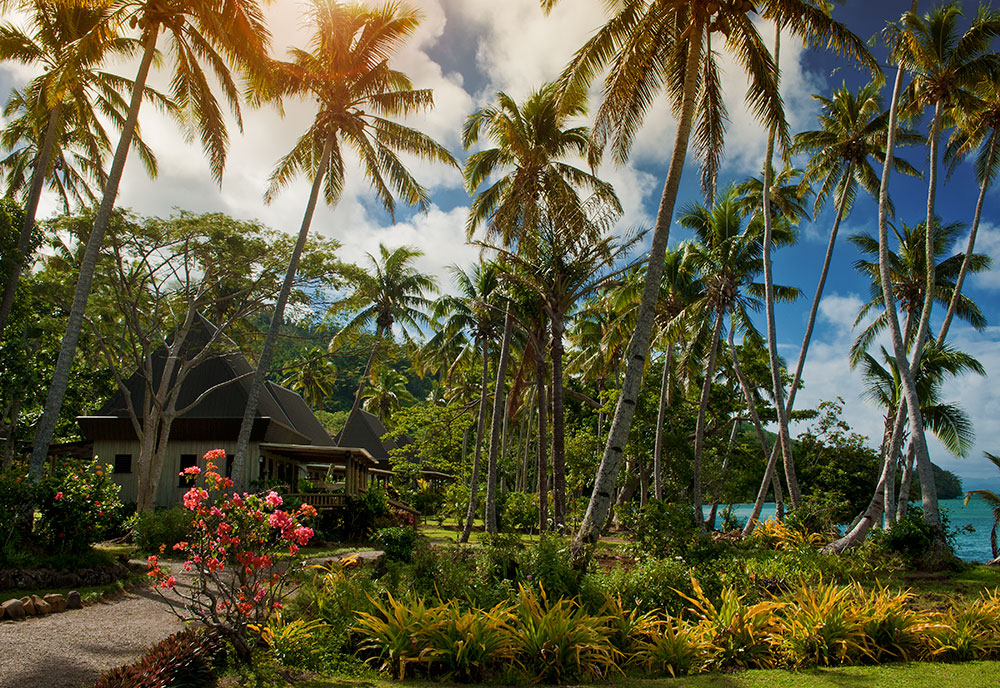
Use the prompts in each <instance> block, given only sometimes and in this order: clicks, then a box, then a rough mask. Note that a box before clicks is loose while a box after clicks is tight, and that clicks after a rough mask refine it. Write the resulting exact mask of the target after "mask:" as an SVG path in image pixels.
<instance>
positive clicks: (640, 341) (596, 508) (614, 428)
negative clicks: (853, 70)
mask: <svg viewBox="0 0 1000 688" xmlns="http://www.w3.org/2000/svg"><path fill="white" fill-rule="evenodd" d="M703 33H704V27H703V26H702V24H701V23H700V22H698V21H696V22H695V23H694V25H693V26H692V27H691V32H690V34H689V39H688V54H687V61H686V64H685V70H686V71H685V72H684V89H683V100H682V104H681V112H680V119H679V120H678V122H677V132H676V134H675V137H674V149H673V153H672V154H671V158H670V167H669V169H668V171H667V178H666V181H665V183H664V185H663V193H662V195H661V197H660V206H659V208H658V209H657V213H656V222H655V224H654V226H653V239H652V244H651V246H650V249H649V264H648V267H647V269H646V280H645V283H644V284H643V289H642V299H641V301H640V304H639V313H638V317H637V320H636V327H635V332H634V334H633V335H632V341H631V342H630V344H629V349H628V351H629V353H628V362H627V364H626V367H625V379H624V381H623V383H622V390H621V396H620V397H619V399H618V404H617V406H616V407H615V415H614V419H613V420H612V422H611V430H610V432H609V433H608V440H607V443H606V444H605V448H604V456H603V457H602V458H601V464H600V467H599V468H598V470H597V475H596V478H595V480H594V490H593V493H592V494H591V497H590V503H589V504H588V505H587V513H586V515H585V516H584V518H583V523H581V524H580V530H579V531H578V532H577V535H576V538H575V539H574V541H573V547H572V552H573V557H574V559H576V560H577V562H582V561H583V560H584V559H585V557H584V556H583V555H584V551H583V550H584V546H585V545H593V544H594V543H596V542H597V539H598V538H599V537H600V533H601V529H602V528H603V527H604V524H605V522H606V521H607V517H608V511H609V510H610V508H611V501H612V498H613V495H614V487H615V481H616V480H617V479H618V472H619V470H620V469H621V462H622V455H623V454H624V451H625V444H626V443H627V442H628V435H629V431H630V430H631V428H632V418H633V416H634V415H635V407H636V402H637V399H638V397H639V388H640V386H641V385H642V374H643V371H644V369H645V365H646V356H647V355H648V353H649V342H650V337H651V335H652V332H653V321H654V319H655V309H656V302H657V300H658V298H659V293H660V281H661V280H662V278H663V267H664V264H663V259H664V256H665V255H666V250H667V243H668V240H669V239H670V223H671V222H672V221H673V214H674V205H675V203H676V201H677V190H678V188H679V187H680V181H681V174H682V173H683V171H684V159H685V158H686V157H687V150H688V142H689V140H690V137H691V129H692V124H693V122H694V108H695V96H696V91H697V85H698V64H699V61H700V59H701V54H702V40H703ZM699 520H701V519H700V518H699Z"/></svg>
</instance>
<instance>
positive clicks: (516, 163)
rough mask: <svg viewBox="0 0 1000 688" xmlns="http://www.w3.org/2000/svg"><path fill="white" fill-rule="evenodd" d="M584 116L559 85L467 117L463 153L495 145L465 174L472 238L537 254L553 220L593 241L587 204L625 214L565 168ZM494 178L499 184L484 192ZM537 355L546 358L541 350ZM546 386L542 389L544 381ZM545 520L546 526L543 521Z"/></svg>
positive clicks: (503, 356) (582, 146) (583, 140)
mask: <svg viewBox="0 0 1000 688" xmlns="http://www.w3.org/2000/svg"><path fill="white" fill-rule="evenodd" d="M584 114H586V94H585V92H584V91H582V90H580V91H573V92H570V93H566V94H563V93H560V92H559V91H558V90H557V89H556V87H555V86H554V85H553V84H546V85H544V86H542V87H541V88H540V89H538V90H537V91H535V92H533V93H532V94H531V95H530V96H529V97H528V99H527V100H526V101H525V102H524V103H523V104H520V105H519V104H518V103H517V102H516V101H515V100H514V99H513V98H511V97H510V96H509V95H507V94H506V93H503V92H500V93H497V105H494V106H489V107H486V108H483V109H481V110H478V111H477V112H475V113H473V114H472V115H470V116H469V118H468V119H467V120H466V122H465V127H464V129H463V132H462V143H463V144H464V145H465V147H466V148H470V147H472V146H474V145H475V144H477V143H478V142H479V139H480V136H483V135H485V137H486V138H488V139H489V141H490V143H491V144H493V147H491V148H486V149H483V150H480V151H476V152H474V153H472V154H471V155H470V156H469V157H468V159H467V160H466V164H465V168H464V176H465V186H466V190H467V191H468V192H469V193H470V194H475V195H474V196H473V200H472V207H471V209H470V213H469V219H468V221H467V223H466V232H467V234H468V236H469V238H470V239H471V238H472V236H473V234H474V233H475V231H476V229H477V228H478V227H479V226H481V225H484V224H485V226H486V238H487V239H488V240H493V241H496V240H499V243H500V247H501V248H504V249H508V248H511V247H514V246H517V247H518V251H520V252H523V253H525V254H528V253H531V252H532V251H533V250H534V249H535V247H536V244H537V237H538V232H539V228H540V227H541V226H542V225H544V224H546V223H551V222H552V221H553V218H559V221H560V222H562V223H564V224H565V225H567V226H570V225H572V226H575V227H577V228H581V229H583V230H584V231H587V232H590V233H591V235H593V232H592V231H591V228H592V227H593V225H592V224H591V223H589V222H588V217H587V215H588V208H587V205H588V204H597V205H600V206H603V207H604V208H607V209H609V210H610V212H611V213H620V212H621V205H620V203H619V201H618V197H617V196H616V195H615V192H614V189H613V188H612V186H611V185H610V184H608V183H607V182H605V181H603V180H601V179H599V178H598V177H596V176H595V175H594V174H592V173H590V172H587V171H585V170H582V169H580V168H578V167H575V166H573V165H571V164H569V163H567V162H566V161H565V158H567V157H570V156H572V155H574V154H576V155H583V154H584V153H585V152H586V149H587V144H588V141H589V137H590V130H589V129H588V128H587V127H583V126H575V127H574V126H569V122H570V120H572V119H573V118H575V117H580V116H582V115H584ZM494 177H499V178H497V179H496V180H495V181H494V182H493V183H492V184H489V185H488V186H486V187H485V188H483V189H482V190H481V191H480V190H479V189H480V187H482V186H483V185H484V184H486V183H487V182H488V181H489V180H490V179H493V178H494ZM589 238H593V236H591V237H589ZM513 327H514V316H513V315H510V317H507V318H505V324H504V338H503V342H502V343H501V348H500V363H501V365H500V366H499V367H498V370H497V383H496V389H495V393H494V399H493V422H492V430H491V435H490V454H489V459H488V466H489V470H488V475H487V489H486V502H487V513H486V522H487V528H488V529H493V527H494V526H495V520H496V519H495V513H494V512H493V505H495V502H496V462H497V455H498V451H499V445H500V435H499V432H500V422H499V421H500V418H501V415H502V412H503V409H502V401H503V395H502V393H501V392H502V388H503V381H504V380H505V379H506V374H507V371H506V363H507V361H508V358H509V349H510V337H511V336H512V334H513ZM529 331H530V328H529ZM535 352H536V353H541V349H540V348H539V349H536V350H535ZM541 384H542V386H543V387H544V382H542V383H541ZM542 397H544V395H541V396H540V397H539V402H540V403H541V399H542ZM539 410H540V411H542V413H540V415H539V424H540V426H539V427H540V428H541V427H542V426H544V422H545V414H544V412H543V411H544V409H542V407H541V406H540V407H539ZM543 434H544V432H541V433H540V435H543ZM539 451H540V453H541V450H539ZM540 465H541V464H540ZM539 475H540V482H541V483H544V475H542V474H541V473H540V474H539ZM539 518H540V522H541V521H543V517H542V516H540V517H539ZM542 525H544V523H542Z"/></svg>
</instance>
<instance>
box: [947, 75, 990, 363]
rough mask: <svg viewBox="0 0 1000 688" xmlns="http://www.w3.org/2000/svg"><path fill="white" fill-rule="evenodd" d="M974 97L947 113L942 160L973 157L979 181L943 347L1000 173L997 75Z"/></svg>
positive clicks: (987, 79)
mask: <svg viewBox="0 0 1000 688" xmlns="http://www.w3.org/2000/svg"><path fill="white" fill-rule="evenodd" d="M974 95H975V96H976V97H977V98H978V99H979V102H978V103H976V104H975V106H974V107H972V108H961V107H960V108H953V111H952V112H951V113H950V114H951V116H952V117H953V118H954V120H955V124H956V127H955V130H954V134H953V136H952V140H951V141H950V142H949V145H948V150H947V152H946V154H945V159H946V160H948V159H949V158H950V159H951V162H952V164H953V165H954V164H955V163H956V162H957V161H958V160H960V159H962V158H964V157H966V156H970V155H973V154H975V156H976V157H975V160H974V167H975V170H976V177H977V178H978V179H979V198H978V199H977V200H976V210H975V212H974V213H973V216H972V226H971V227H970V229H969V240H968V245H967V246H966V248H965V258H964V259H963V261H962V268H961V269H960V270H959V273H958V276H957V277H956V278H955V293H954V294H953V295H952V297H951V302H950V303H949V304H948V310H947V312H946V313H945V317H944V321H943V322H942V323H941V330H940V331H939V332H938V336H937V343H938V344H943V343H944V339H945V337H946V336H947V335H948V328H949V327H951V321H952V318H953V317H954V315H955V309H956V308H957V307H958V301H959V298H960V297H961V295H962V285H963V284H964V282H965V277H966V275H967V274H968V272H969V268H970V266H971V261H972V256H973V252H974V251H975V248H976V235H977V234H978V233H979V222H980V220H981V219H982V216H983V203H984V201H985V200H986V192H987V191H988V190H989V188H990V186H992V184H993V180H994V179H995V178H996V175H997V171H998V169H1000V145H997V137H998V132H1000V77H998V76H997V75H996V74H991V75H988V76H986V77H984V78H982V79H981V80H980V81H979V82H978V83H977V84H976V86H975V88H974Z"/></svg>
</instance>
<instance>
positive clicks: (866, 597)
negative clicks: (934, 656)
mask: <svg viewBox="0 0 1000 688" xmlns="http://www.w3.org/2000/svg"><path fill="white" fill-rule="evenodd" d="M852 592H853V596H854V604H853V614H854V616H855V617H856V618H857V620H858V621H859V623H860V628H861V639H860V642H861V644H862V646H863V647H864V651H865V653H866V654H867V655H868V656H869V657H870V658H871V659H872V660H873V661H876V662H884V661H901V662H906V661H910V660H912V659H916V658H917V657H918V656H920V652H921V649H922V647H923V642H924V637H925V635H926V632H927V630H928V628H929V627H930V626H931V624H932V620H931V616H930V615H929V614H928V613H927V612H919V611H917V610H915V609H910V608H909V606H908V605H909V602H910V600H911V599H912V598H913V595H911V594H910V593H909V591H901V592H891V591H890V590H889V589H888V588H885V587H881V586H880V587H878V588H876V590H875V591H869V590H866V589H865V588H863V587H862V586H861V585H860V584H857V583H855V584H854V587H853V591H852Z"/></svg>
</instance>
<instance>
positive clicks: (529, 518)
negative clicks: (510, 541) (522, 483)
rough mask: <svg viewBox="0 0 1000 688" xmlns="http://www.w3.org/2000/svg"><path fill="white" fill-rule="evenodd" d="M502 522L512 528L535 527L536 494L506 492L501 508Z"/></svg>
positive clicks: (526, 528)
mask: <svg viewBox="0 0 1000 688" xmlns="http://www.w3.org/2000/svg"><path fill="white" fill-rule="evenodd" d="M503 522H504V524H505V525H507V526H508V527H510V528H513V529H514V530H532V529H533V528H535V527H537V526H538V498H537V496H536V495H534V494H526V493H524V492H510V493H508V494H507V500H506V502H505V504H504V509H503Z"/></svg>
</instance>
